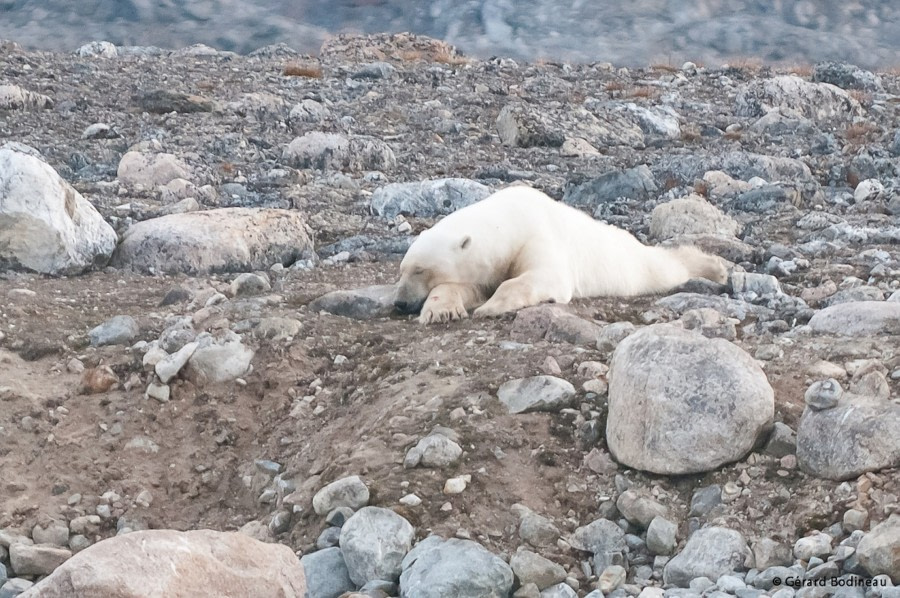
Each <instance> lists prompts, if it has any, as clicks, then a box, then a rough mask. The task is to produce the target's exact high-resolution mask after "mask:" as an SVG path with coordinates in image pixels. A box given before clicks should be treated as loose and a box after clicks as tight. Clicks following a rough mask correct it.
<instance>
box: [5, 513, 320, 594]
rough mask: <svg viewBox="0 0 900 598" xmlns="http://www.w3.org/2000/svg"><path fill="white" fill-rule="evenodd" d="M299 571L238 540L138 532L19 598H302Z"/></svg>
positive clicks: (269, 547) (272, 552) (292, 561)
mask: <svg viewBox="0 0 900 598" xmlns="http://www.w3.org/2000/svg"><path fill="white" fill-rule="evenodd" d="M305 595H306V581H305V579H304V575H303V566H302V565H301V564H300V561H299V560H298V559H297V556H296V555H295V554H294V553H293V551H291V549H290V548H288V547H287V546H284V545H282V544H265V543H263V542H260V541H258V540H254V539H253V538H251V537H250V536H247V535H244V534H241V533H237V532H215V531H211V530H196V531H188V532H179V531H175V530H147V531H137V532H132V533H130V534H124V535H121V536H114V537H112V538H109V539H107V540H103V541H101V542H98V543H97V544H94V545H93V546H90V547H88V548H86V549H84V550H82V551H81V552H79V553H78V554H76V555H75V556H74V557H72V558H71V559H69V560H68V561H66V562H65V563H64V564H63V565H61V566H60V567H58V568H57V569H56V570H55V571H54V572H53V574H52V575H50V576H48V577H47V578H45V579H43V580H41V581H40V582H39V583H38V584H36V585H35V586H33V587H32V588H31V589H30V590H28V591H27V592H25V593H24V594H22V598H71V597H72V596H106V597H109V598H188V597H189V596H219V597H222V598H238V597H240V598H244V597H246V596H272V597H277V598H304V596H305Z"/></svg>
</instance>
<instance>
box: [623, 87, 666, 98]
mask: <svg viewBox="0 0 900 598" xmlns="http://www.w3.org/2000/svg"><path fill="white" fill-rule="evenodd" d="M627 95H628V97H630V98H657V97H659V89H657V88H656V87H650V86H643V87H635V88H634V89H632V90H631V91H630V92H629V93H628V94H627Z"/></svg>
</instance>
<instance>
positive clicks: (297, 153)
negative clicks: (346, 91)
mask: <svg viewBox="0 0 900 598" xmlns="http://www.w3.org/2000/svg"><path fill="white" fill-rule="evenodd" d="M281 159H282V161H283V162H284V163H286V164H287V165H289V166H293V167H294V168H311V169H316V170H340V171H348V170H349V171H353V170H357V171H358V170H393V169H394V168H395V167H396V166H397V158H396V157H395V156H394V151H393V150H392V149H391V147H390V146H389V145H388V144H386V143H385V142H383V141H381V140H380V139H376V138H374V137H365V136H357V137H349V138H348V137H345V136H344V135H340V134H337V133H322V132H319V131H314V132H311V133H307V134H305V135H303V136H302V137H297V138H296V139H294V140H293V141H291V142H290V144H288V146H287V147H285V148H284V152H283V153H282V156H281Z"/></svg>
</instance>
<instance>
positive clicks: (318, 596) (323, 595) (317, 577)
mask: <svg viewBox="0 0 900 598" xmlns="http://www.w3.org/2000/svg"><path fill="white" fill-rule="evenodd" d="M300 564H301V565H303V573H304V574H305V575H306V592H307V596H308V597H309V598H338V596H340V595H341V594H343V593H344V592H351V591H353V590H355V589H356V585H354V583H353V581H352V580H351V579H350V574H349V572H348V571H347V565H346V564H345V563H344V557H343V556H342V555H341V549H340V548H326V549H324V550H317V551H316V552H312V553H310V554H305V555H303V556H302V557H301V558H300Z"/></svg>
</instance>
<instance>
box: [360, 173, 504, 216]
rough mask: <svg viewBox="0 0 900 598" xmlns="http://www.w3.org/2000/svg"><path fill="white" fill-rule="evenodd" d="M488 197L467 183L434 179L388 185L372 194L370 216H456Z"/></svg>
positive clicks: (477, 185) (482, 189)
mask: <svg viewBox="0 0 900 598" xmlns="http://www.w3.org/2000/svg"><path fill="white" fill-rule="evenodd" d="M490 194H491V188H490V187H487V186H485V185H482V184H481V183H477V182H475V181H470V180H469V179H437V180H433V181H419V182H414V183H391V184H390V185H385V186H384V187H381V188H379V189H377V190H376V191H375V193H373V194H372V198H371V200H370V201H369V205H370V206H371V209H372V212H374V213H375V214H377V215H378V216H382V217H384V218H394V217H396V216H397V215H399V214H405V215H407V216H418V217H423V218H435V217H437V216H444V215H447V214H450V213H451V212H455V211H456V210H458V209H460V208H464V207H466V206H468V205H471V204H473V203H475V202H477V201H480V200H482V199H484V198H485V197H487V196H488V195H490Z"/></svg>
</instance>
